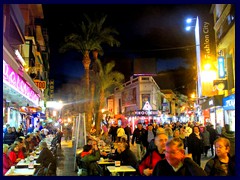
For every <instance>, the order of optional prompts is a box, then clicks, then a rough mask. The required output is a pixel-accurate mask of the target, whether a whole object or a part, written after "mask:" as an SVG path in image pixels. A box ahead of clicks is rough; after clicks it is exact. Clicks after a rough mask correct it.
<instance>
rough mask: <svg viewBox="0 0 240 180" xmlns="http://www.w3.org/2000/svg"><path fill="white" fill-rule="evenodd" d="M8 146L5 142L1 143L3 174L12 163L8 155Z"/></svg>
mask: <svg viewBox="0 0 240 180" xmlns="http://www.w3.org/2000/svg"><path fill="white" fill-rule="evenodd" d="M8 148H9V146H8V145H7V144H3V175H5V174H6V172H7V171H8V170H9V169H10V168H11V166H12V165H13V163H12V161H11V160H10V158H9V157H8V155H7V153H8Z"/></svg>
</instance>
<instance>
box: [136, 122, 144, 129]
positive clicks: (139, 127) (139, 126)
mask: <svg viewBox="0 0 240 180" xmlns="http://www.w3.org/2000/svg"><path fill="white" fill-rule="evenodd" d="M142 127H143V126H142V123H140V122H139V123H138V124H137V128H138V129H140V130H141V129H142Z"/></svg>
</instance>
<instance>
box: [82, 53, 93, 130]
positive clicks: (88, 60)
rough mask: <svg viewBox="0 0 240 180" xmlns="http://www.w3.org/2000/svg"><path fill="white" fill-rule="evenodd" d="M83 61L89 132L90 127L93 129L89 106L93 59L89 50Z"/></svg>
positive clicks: (85, 106) (85, 108)
mask: <svg viewBox="0 0 240 180" xmlns="http://www.w3.org/2000/svg"><path fill="white" fill-rule="evenodd" d="M82 63H83V66H84V69H85V73H86V74H85V78H86V91H85V92H86V96H85V98H86V102H85V105H84V110H85V113H86V131H87V132H89V131H90V129H91V124H92V122H91V121H92V119H91V117H90V107H89V99H90V98H89V97H90V93H89V81H90V79H89V67H90V63H91V59H90V57H89V51H88V50H86V51H85V53H84V57H83V60H82Z"/></svg>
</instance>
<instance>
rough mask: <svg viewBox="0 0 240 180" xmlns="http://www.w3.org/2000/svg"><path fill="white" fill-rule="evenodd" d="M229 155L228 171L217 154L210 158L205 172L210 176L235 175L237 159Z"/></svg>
mask: <svg viewBox="0 0 240 180" xmlns="http://www.w3.org/2000/svg"><path fill="white" fill-rule="evenodd" d="M228 157H229V162H228V164H227V165H228V172H227V174H226V173H225V171H224V169H223V168H222V166H221V162H220V161H219V159H218V157H217V156H215V157H214V158H212V159H210V160H209V161H208V162H207V163H206V166H205V168H204V170H205V172H206V173H207V175H208V176H235V175H236V173H235V159H234V158H233V157H230V155H228Z"/></svg>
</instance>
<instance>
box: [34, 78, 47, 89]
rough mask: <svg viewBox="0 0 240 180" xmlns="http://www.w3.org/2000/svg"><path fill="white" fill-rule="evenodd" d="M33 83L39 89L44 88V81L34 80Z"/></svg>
mask: <svg viewBox="0 0 240 180" xmlns="http://www.w3.org/2000/svg"><path fill="white" fill-rule="evenodd" d="M34 83H35V84H36V86H37V87H38V88H39V89H46V81H39V80H34Z"/></svg>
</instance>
